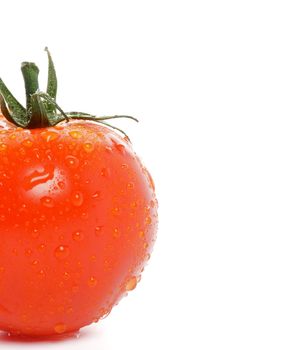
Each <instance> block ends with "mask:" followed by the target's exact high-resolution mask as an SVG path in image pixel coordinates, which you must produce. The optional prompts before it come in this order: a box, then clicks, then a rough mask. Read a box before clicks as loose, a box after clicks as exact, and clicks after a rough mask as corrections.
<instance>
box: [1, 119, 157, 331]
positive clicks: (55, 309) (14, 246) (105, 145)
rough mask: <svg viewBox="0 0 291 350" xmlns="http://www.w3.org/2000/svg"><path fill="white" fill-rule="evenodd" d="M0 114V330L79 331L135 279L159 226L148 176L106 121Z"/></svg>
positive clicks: (137, 159)
mask: <svg viewBox="0 0 291 350" xmlns="http://www.w3.org/2000/svg"><path fill="white" fill-rule="evenodd" d="M0 118H1V119H0V121H1V127H0V198H1V201H0V234H1V239H0V329H2V330H5V331H8V332H11V333H16V334H30V335H51V334H54V333H64V332H70V331H74V330H77V329H79V328H80V327H83V326H85V325H88V324H90V323H92V322H93V321H97V320H99V319H100V318H101V317H103V316H104V315H106V314H107V313H108V312H109V311H110V310H111V308H112V307H113V305H115V304H116V303H117V302H118V301H119V299H120V298H121V297H122V296H123V295H124V294H126V292H127V291H130V290H132V289H134V288H135V286H136V284H137V282H138V281H139V278H140V273H141V271H142V269H143V267H144V265H145V263H146V261H147V260H148V259H149V256H150V253H151V250H152V245H153V242H154V239H155V233H156V225H157V202H156V197H155V193H154V184H153V181H152V179H151V176H150V175H149V173H148V171H147V170H146V169H145V167H144V166H143V165H142V164H141V162H140V160H139V158H138V157H137V156H136V154H135V153H134V152H133V150H132V147H131V144H130V143H129V142H127V141H126V140H125V139H124V138H122V137H121V136H119V135H118V134H117V133H116V132H114V131H112V130H111V129H109V128H107V127H104V126H101V125H98V124H96V123H94V122H90V121H70V122H69V123H64V122H63V123H62V124H59V125H57V126H55V127H50V128H37V129H32V130H26V129H22V128H17V127H15V126H13V125H12V124H10V123H8V122H6V121H5V120H4V119H3V117H2V116H1V117H0Z"/></svg>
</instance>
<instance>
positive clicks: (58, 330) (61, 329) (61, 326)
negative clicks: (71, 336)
mask: <svg viewBox="0 0 291 350" xmlns="http://www.w3.org/2000/svg"><path fill="white" fill-rule="evenodd" d="M54 330H55V332H56V333H57V334H62V333H65V331H66V330H67V326H66V325H65V324H64V323H57V324H56V325H55V326H54Z"/></svg>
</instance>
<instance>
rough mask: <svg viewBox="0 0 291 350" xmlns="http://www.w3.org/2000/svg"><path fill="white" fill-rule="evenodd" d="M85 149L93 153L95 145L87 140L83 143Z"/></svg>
mask: <svg viewBox="0 0 291 350" xmlns="http://www.w3.org/2000/svg"><path fill="white" fill-rule="evenodd" d="M83 149H84V150H85V152H87V153H91V152H93V150H94V145H93V144H92V143H90V142H86V143H84V144H83Z"/></svg>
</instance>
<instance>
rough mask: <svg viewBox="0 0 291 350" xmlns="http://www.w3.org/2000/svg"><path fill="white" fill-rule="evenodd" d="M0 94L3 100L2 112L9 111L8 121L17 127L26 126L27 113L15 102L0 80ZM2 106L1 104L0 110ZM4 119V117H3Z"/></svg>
mask: <svg viewBox="0 0 291 350" xmlns="http://www.w3.org/2000/svg"><path fill="white" fill-rule="evenodd" d="M0 94H1V95H2V98H3V99H4V100H5V107H4V110H5V111H4V112H3V113H5V112H6V113H7V111H9V116H10V120H9V121H12V122H13V121H15V124H17V125H18V126H22V127H25V125H26V124H27V120H28V118H27V113H26V109H25V108H24V107H23V106H22V105H21V104H20V103H19V102H18V101H17V100H16V98H15V97H14V96H13V95H12V93H11V92H10V91H9V90H8V88H7V86H6V85H5V84H4V82H3V80H2V79H1V78H0ZM2 107H3V104H2V103H1V109H2ZM5 117H6V116H5Z"/></svg>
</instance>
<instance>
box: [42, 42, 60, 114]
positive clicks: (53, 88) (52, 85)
mask: <svg viewBox="0 0 291 350" xmlns="http://www.w3.org/2000/svg"><path fill="white" fill-rule="evenodd" d="M45 51H46V52H47V57H48V80H47V89H46V92H47V94H48V95H49V96H50V97H51V98H52V99H53V100H56V97H57V90H58V80H57V74H56V70H55V66H54V62H53V60H52V57H51V54H50V52H49V50H48V48H47V47H46V48H45ZM46 105H47V111H48V112H49V113H54V112H56V108H55V105H54V104H53V103H49V102H46Z"/></svg>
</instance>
